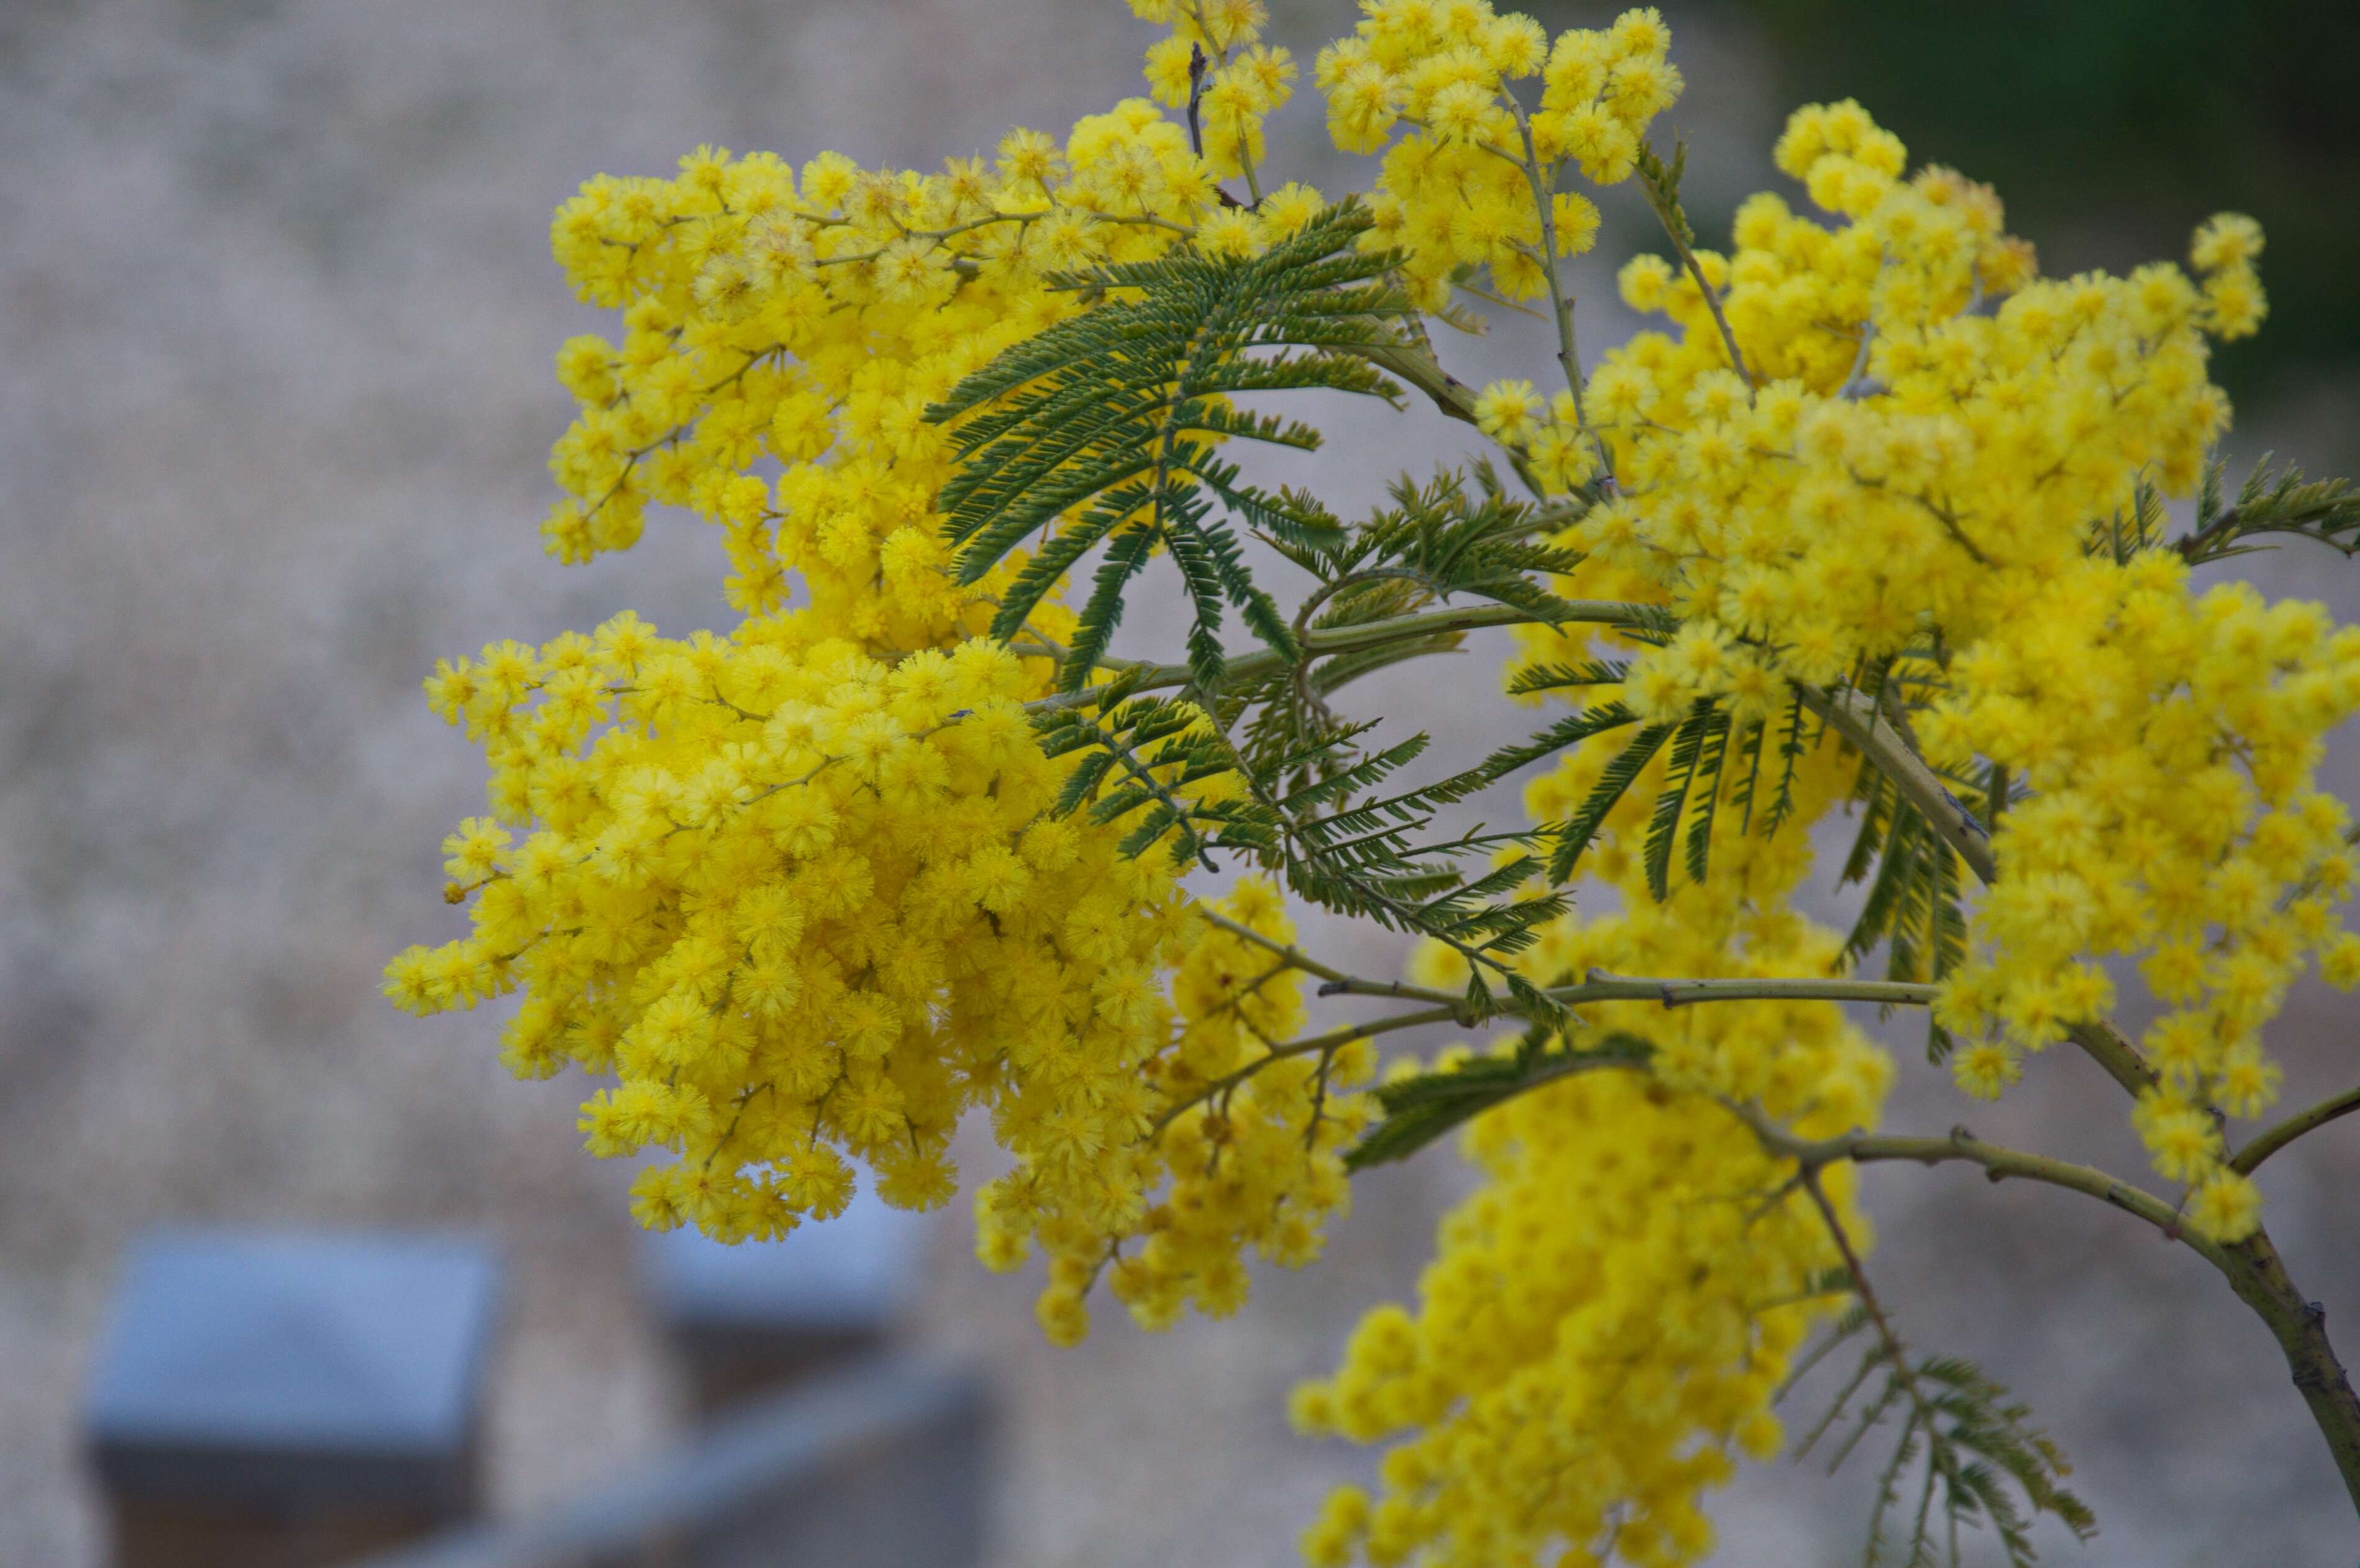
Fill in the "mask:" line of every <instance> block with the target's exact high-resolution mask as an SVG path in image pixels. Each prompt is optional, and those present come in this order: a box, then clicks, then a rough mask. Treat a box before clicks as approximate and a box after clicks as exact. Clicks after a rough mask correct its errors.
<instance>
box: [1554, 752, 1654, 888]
mask: <svg viewBox="0 0 2360 1568" xmlns="http://www.w3.org/2000/svg"><path fill="white" fill-rule="evenodd" d="M1673 728H1674V726H1673V725H1670V724H1649V725H1648V726H1647V727H1646V728H1644V729H1643V730H1641V731H1640V732H1639V733H1638V734H1637V735H1633V737H1632V739H1631V744H1630V745H1629V746H1624V747H1623V748H1622V751H1621V752H1620V753H1618V754H1617V755H1616V757H1615V758H1614V760H1613V761H1612V762H1610V763H1608V764H1607V765H1606V771H1605V772H1603V773H1602V774H1601V775H1599V779H1598V782H1597V784H1596V785H1595V786H1593V787H1592V788H1591V789H1590V793H1589V795H1588V796H1586V797H1585V798H1584V799H1583V800H1582V802H1581V807H1580V809H1579V811H1575V812H1574V813H1573V817H1572V820H1571V821H1569V822H1567V823H1566V824H1565V826H1563V827H1562V828H1560V829H1558V830H1557V848H1556V849H1555V850H1554V851H1553V852H1552V853H1551V854H1550V855H1549V867H1548V876H1549V880H1550V881H1552V882H1563V881H1565V880H1567V879H1568V878H1569V877H1572V875H1573V866H1574V862H1576V861H1578V860H1579V859H1580V858H1581V852H1582V851H1583V850H1585V849H1588V848H1589V847H1590V840H1592V839H1594V838H1596V837H1597V836H1598V830H1599V829H1600V828H1602V827H1604V826H1605V825H1606V817H1607V813H1609V812H1610V811H1613V810H1614V807H1615V805H1616V803H1617V802H1619V801H1620V800H1622V797H1623V796H1624V795H1625V794H1627V793H1629V792H1630V789H1631V786H1632V785H1633V784H1634V783H1636V782H1638V779H1639V775H1640V774H1641V773H1642V772H1643V771H1644V770H1645V768H1646V766H1647V764H1649V763H1650V762H1653V761H1654V760H1655V753H1657V752H1659V751H1661V750H1663V749H1664V742H1666V740H1669V739H1670V738H1671V735H1672V730H1673Z"/></svg>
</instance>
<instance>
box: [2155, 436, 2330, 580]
mask: <svg viewBox="0 0 2360 1568" xmlns="http://www.w3.org/2000/svg"><path fill="white" fill-rule="evenodd" d="M2270 456H2271V454H2270V453H2267V452H2265V453H2263V454H2262V460H2261V461H2260V462H2259V463H2256V464H2254V470H2253V472H2252V473H2251V474H2247V475H2245V484H2244V485H2240V486H2238V489H2237V499H2236V500H2235V501H2234V503H2231V502H2228V501H2227V500H2226V497H2225V493H2224V491H2223V485H2222V480H2223V476H2224V465H2223V464H2222V463H2219V462H2217V461H2216V462H2214V463H2211V464H2209V465H2207V466H2206V468H2205V470H2204V486H2203V489H2202V492H2201V493H2200V494H2199V495H2198V497H2197V503H2196V531H2195V532H2194V533H2191V534H2190V535H2189V536H2188V537H2187V538H2185V539H2181V540H2180V541H2179V550H2180V554H2181V555H2183V556H2185V557H2186V558H2187V559H2188V561H2190V562H2191V564H2194V565H2202V564H2203V563H2204V562H2206V561H2225V560H2227V559H2228V558H2229V557H2231V556H2233V555H2244V554H2245V553H2247V552H2248V551H2251V550H2267V548H2269V547H2268V546H2267V545H2253V544H2246V543H2244V542H2243V541H2245V540H2246V539H2253V538H2256V536H2259V535H2262V534H2291V535H2294V536H2297V537H2299V538H2302V539H2313V540H2316V541H2317V542H2319V543H2321V544H2324V545H2328V546H2331V547H2333V548H2334V549H2336V550H2342V551H2343V552H2344V554H2345V555H2347V556H2349V555H2355V554H2360V489H2355V488H2354V487H2353V485H2352V482H2351V481H2350V480H2348V479H2305V478H2304V477H2303V473H2302V470H2301V469H2300V468H2295V467H2292V466H2289V467H2286V468H2282V469H2279V470H2278V471H2277V472H2275V473H2273V472H2272V471H2271V468H2270Z"/></svg>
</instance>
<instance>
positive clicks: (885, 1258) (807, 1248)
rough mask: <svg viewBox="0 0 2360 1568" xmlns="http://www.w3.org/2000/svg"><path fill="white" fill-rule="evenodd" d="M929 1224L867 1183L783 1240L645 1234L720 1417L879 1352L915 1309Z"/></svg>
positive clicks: (646, 1261) (656, 1294)
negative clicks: (727, 1241) (831, 1214)
mask: <svg viewBox="0 0 2360 1568" xmlns="http://www.w3.org/2000/svg"><path fill="white" fill-rule="evenodd" d="M924 1230H925V1222H924V1220H923V1218H921V1217H920V1216H918V1215H916V1214H910V1213H907V1212H906V1211H903V1210H901V1209H896V1208H891V1207H889V1206H888V1205H887V1204H886V1203H885V1202H884V1201H883V1200H882V1199H880V1198H879V1197H878V1196H877V1195H876V1194H875V1193H874V1192H870V1191H869V1188H868V1186H867V1185H866V1184H865V1183H864V1184H863V1186H862V1187H861V1189H860V1190H859V1192H857V1193H856V1194H855V1195H854V1197H853V1199H852V1201H851V1202H850V1203H847V1205H846V1206H845V1210H844V1213H842V1214H838V1215H837V1216H836V1218H834V1219H832V1220H816V1221H806V1222H805V1223H804V1224H803V1225H802V1226H801V1227H799V1228H798V1229H796V1230H794V1231H792V1232H790V1233H789V1234H788V1235H787V1236H785V1237H784V1238H783V1239H781V1240H779V1241H771V1242H759V1241H748V1242H741V1243H739V1244H738V1245H737V1246H735V1247H729V1246H725V1245H723V1244H722V1243H720V1242H717V1241H712V1240H708V1239H707V1238H705V1236H700V1235H699V1234H697V1233H696V1232H695V1231H694V1230H686V1229H683V1230H676V1231H667V1232H664V1233H662V1234H661V1235H651V1236H647V1237H646V1238H645V1239H644V1241H643V1243H642V1250H641V1252H640V1261H641V1268H642V1270H643V1273H644V1275H645V1277H646V1280H647V1285H648V1290H649V1294H650V1296H651V1297H652V1298H653V1300H654V1301H655V1304H656V1310H657V1312H659V1313H660V1314H661V1318H662V1321H663V1324H664V1328H665V1331H666V1332H667V1334H669V1335H670V1336H671V1338H672V1343H673V1344H674V1345H676V1346H677V1347H678V1348H679V1351H680V1353H681V1356H682V1359H683V1362H684V1363H685V1365H686V1367H687V1371H688V1376H689V1384H690V1389H691V1394H692V1397H693V1399H694V1401H695V1405H696V1408H697V1409H698V1410H701V1411H705V1412H708V1413H710V1412H712V1411H715V1410H721V1409H724V1408H726V1407H727V1406H730V1405H733V1404H735V1403H737V1401H739V1400H741V1399H748V1398H749V1397H751V1396H754V1395H756V1394H759V1393H763V1392H766V1391H768V1390H770V1389H774V1388H780V1387H781V1386H783V1385H784V1384H786V1383H788V1382H791V1381H792V1380H793V1379H795V1378H797V1377H803V1376H805V1375H807V1374H809V1373H811V1372H813V1371H815V1370H817V1369H819V1368H820V1367H825V1366H828V1365H831V1364H834V1363H837V1362H841V1361H843V1360H845V1359H847V1357H850V1356H859V1355H864V1354H867V1353H869V1352H871V1351H874V1350H876V1349H878V1348H879V1347H880V1346H881V1345H883V1344H884V1343H885V1340H886V1338H887V1336H888V1334H890V1331H891V1329H892V1326H893V1324H894V1323H895V1321H896V1320H897V1319H898V1318H899V1316H900V1315H901V1312H902V1310H903V1308H904V1307H905V1306H906V1305H907V1304H908V1302H909V1299H910V1292H911V1289H912V1285H913V1284H914V1282H915V1279H916V1275H917V1268H918V1262H919V1255H920V1250H921V1248H922V1247H923V1241H924Z"/></svg>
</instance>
